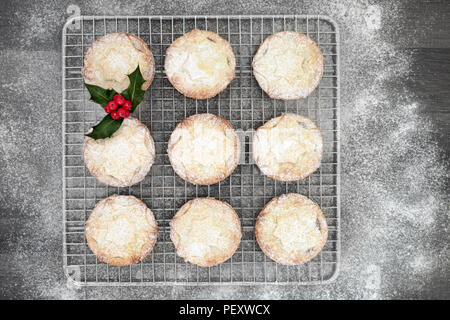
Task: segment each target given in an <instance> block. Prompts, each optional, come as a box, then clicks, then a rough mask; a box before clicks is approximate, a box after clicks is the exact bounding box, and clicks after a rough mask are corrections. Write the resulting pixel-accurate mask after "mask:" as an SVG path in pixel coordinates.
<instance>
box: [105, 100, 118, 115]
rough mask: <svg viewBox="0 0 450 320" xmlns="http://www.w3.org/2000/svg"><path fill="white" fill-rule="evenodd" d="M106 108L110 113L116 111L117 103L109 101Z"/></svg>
mask: <svg viewBox="0 0 450 320" xmlns="http://www.w3.org/2000/svg"><path fill="white" fill-rule="evenodd" d="M106 106H107V107H108V108H109V110H110V112H111V111H113V110H116V109H117V103H115V102H114V101H113V100H111V101H109V102H108V103H107V104H106ZM108 113H109V112H108Z"/></svg>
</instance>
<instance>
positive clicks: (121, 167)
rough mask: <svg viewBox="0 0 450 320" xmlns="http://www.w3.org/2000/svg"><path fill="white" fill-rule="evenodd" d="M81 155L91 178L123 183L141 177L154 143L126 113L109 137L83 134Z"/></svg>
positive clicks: (152, 155)
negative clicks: (94, 137)
mask: <svg viewBox="0 0 450 320" xmlns="http://www.w3.org/2000/svg"><path fill="white" fill-rule="evenodd" d="M83 157H84V162H85V164H86V167H87V168H88V170H89V172H90V173H91V175H92V176H93V177H94V178H95V179H97V180H98V181H100V182H101V183H104V184H107V185H109V186H113V187H126V186H131V185H133V184H136V183H138V182H140V181H142V180H143V179H144V178H145V176H146V175H147V173H148V172H149V171H150V168H151V166H152V164H153V162H154V159H155V144H154V142H153V138H152V136H151V135H150V131H149V130H148V128H147V127H146V126H145V125H144V124H143V123H141V122H140V121H139V120H138V119H135V118H132V117H129V118H127V119H124V120H123V122H122V125H121V126H120V128H119V130H117V131H116V132H114V134H113V135H112V136H111V137H109V138H106V139H98V140H95V139H92V138H90V137H85V138H84V145H83Z"/></svg>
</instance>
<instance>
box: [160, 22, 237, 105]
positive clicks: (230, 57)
mask: <svg viewBox="0 0 450 320" xmlns="http://www.w3.org/2000/svg"><path fill="white" fill-rule="evenodd" d="M164 68H165V71H166V75H167V78H168V79H169V81H170V83H172V85H173V86H174V87H175V88H176V89H177V90H178V91H179V92H180V93H182V94H184V95H185V96H187V97H189V98H193V99H207V98H211V97H214V96H215V95H217V94H218V93H219V92H221V91H222V90H224V89H225V88H226V87H227V86H228V84H229V83H230V82H231V80H233V78H234V72H235V68H236V60H235V57H234V53H233V50H232V48H231V45H230V43H229V42H228V41H226V40H225V39H223V38H221V37H220V36H219V35H218V34H217V33H214V32H211V31H205V30H198V29H194V30H192V31H190V32H188V33H186V34H185V35H183V36H181V37H179V38H178V39H176V40H175V41H174V42H173V43H172V44H171V45H170V46H169V47H168V48H167V51H166V59H165V63H164Z"/></svg>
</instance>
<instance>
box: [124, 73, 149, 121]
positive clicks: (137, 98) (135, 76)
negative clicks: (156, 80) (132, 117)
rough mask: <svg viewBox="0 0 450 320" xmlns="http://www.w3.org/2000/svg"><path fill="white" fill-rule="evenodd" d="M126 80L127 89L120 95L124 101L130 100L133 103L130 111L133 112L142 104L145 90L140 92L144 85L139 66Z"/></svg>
mask: <svg viewBox="0 0 450 320" xmlns="http://www.w3.org/2000/svg"><path fill="white" fill-rule="evenodd" d="M128 78H129V79H130V85H129V86H128V89H126V90H125V91H124V92H122V93H121V94H122V95H123V96H124V97H125V99H127V100H130V101H131V102H132V103H133V107H132V108H131V110H130V112H133V111H134V110H135V109H136V107H137V106H138V105H139V104H140V103H141V102H142V100H143V99H144V94H145V90H142V85H143V84H144V82H145V79H144V77H143V76H142V74H141V70H140V69H139V65H138V66H137V68H136V70H134V71H133V72H132V73H130V74H129V75H128Z"/></svg>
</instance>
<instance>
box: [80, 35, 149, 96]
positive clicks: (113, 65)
mask: <svg viewBox="0 0 450 320" xmlns="http://www.w3.org/2000/svg"><path fill="white" fill-rule="evenodd" d="M138 65H139V69H140V71H141V74H142V76H143V77H144V79H145V80H146V82H144V84H143V85H142V88H141V89H142V90H147V89H148V87H149V86H150V84H151V83H152V81H153V77H154V75H155V61H154V58H153V54H152V52H151V51H150V49H149V48H148V46H147V44H146V43H145V42H144V40H142V39H141V38H139V37H137V36H135V35H134V34H130V33H123V32H118V33H109V34H107V35H105V36H103V37H101V38H99V39H97V40H96V41H94V42H93V43H92V45H91V46H90V48H89V49H88V51H87V52H86V54H85V56H84V63H83V69H82V74H83V78H84V81H85V82H86V83H88V84H92V85H96V86H99V87H102V88H104V89H114V90H115V91H116V92H118V93H121V92H123V91H124V90H126V89H127V88H128V86H129V85H130V79H129V78H128V75H129V74H130V73H132V72H133V71H134V70H135V69H136V68H137V66H138Z"/></svg>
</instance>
